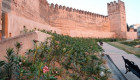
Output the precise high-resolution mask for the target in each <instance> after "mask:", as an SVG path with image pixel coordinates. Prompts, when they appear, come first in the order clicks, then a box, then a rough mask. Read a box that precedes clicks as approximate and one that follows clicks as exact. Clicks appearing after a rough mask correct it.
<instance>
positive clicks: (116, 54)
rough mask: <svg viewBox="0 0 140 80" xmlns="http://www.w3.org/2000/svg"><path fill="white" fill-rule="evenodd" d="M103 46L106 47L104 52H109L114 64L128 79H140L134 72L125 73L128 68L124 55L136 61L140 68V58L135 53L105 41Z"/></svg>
mask: <svg viewBox="0 0 140 80" xmlns="http://www.w3.org/2000/svg"><path fill="white" fill-rule="evenodd" d="M102 48H103V49H104V51H105V52H104V53H105V54H108V55H109V56H110V58H111V59H112V61H113V62H114V64H115V65H116V66H117V68H118V69H119V70H120V71H121V72H122V74H123V75H124V76H125V77H126V78H127V79H128V80H140V79H139V78H138V77H137V76H135V75H134V74H133V73H132V72H128V73H127V74H125V72H126V69H125V63H124V61H123V59H122V56H124V57H125V58H127V59H129V60H130V61H133V62H135V64H137V65H138V66H139V68H140V59H139V58H137V57H136V56H135V55H133V54H127V53H126V52H125V51H123V50H120V49H118V48H115V47H113V46H111V45H109V44H107V43H104V44H103V46H102Z"/></svg>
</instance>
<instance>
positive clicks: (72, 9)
mask: <svg viewBox="0 0 140 80" xmlns="http://www.w3.org/2000/svg"><path fill="white" fill-rule="evenodd" d="M49 7H50V9H52V10H58V11H59V10H63V11H66V12H68V13H69V12H71V13H72V12H73V13H77V14H79V15H85V16H90V17H96V18H103V19H107V18H108V17H107V16H104V15H101V14H97V13H93V12H89V11H84V10H79V9H75V8H71V7H66V6H62V5H58V4H53V3H51V4H50V6H49Z"/></svg>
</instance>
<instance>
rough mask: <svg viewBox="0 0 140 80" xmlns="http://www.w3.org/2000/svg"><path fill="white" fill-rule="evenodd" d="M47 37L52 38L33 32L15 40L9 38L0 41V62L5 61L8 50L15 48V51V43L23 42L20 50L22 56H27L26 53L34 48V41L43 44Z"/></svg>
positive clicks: (14, 38)
mask: <svg viewBox="0 0 140 80" xmlns="http://www.w3.org/2000/svg"><path fill="white" fill-rule="evenodd" d="M47 37H50V35H47V34H45V33H42V32H32V33H27V34H24V35H19V36H16V37H13V38H8V39H5V40H1V41H0V60H5V57H4V56H6V49H8V48H14V49H15V46H14V45H15V43H16V42H22V44H23V45H22V48H21V50H20V52H19V53H20V55H25V54H24V53H25V52H26V51H27V50H28V49H31V48H33V47H34V46H33V40H39V41H41V42H43V41H45V40H46V39H47Z"/></svg>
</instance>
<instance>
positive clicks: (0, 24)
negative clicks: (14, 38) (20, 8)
mask: <svg viewBox="0 0 140 80" xmlns="http://www.w3.org/2000/svg"><path fill="white" fill-rule="evenodd" d="M1 18H2V0H0V40H1V38H2V31H1V30H2V21H1Z"/></svg>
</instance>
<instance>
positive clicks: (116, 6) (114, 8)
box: [107, 0, 125, 15]
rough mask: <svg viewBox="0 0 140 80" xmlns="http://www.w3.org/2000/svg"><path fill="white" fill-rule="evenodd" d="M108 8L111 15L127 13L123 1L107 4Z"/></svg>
mask: <svg viewBox="0 0 140 80" xmlns="http://www.w3.org/2000/svg"><path fill="white" fill-rule="evenodd" d="M107 7H108V13H109V15H111V14H114V13H120V12H123V13H125V6H124V2H122V1H121V0H118V2H116V1H114V2H110V3H107Z"/></svg>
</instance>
